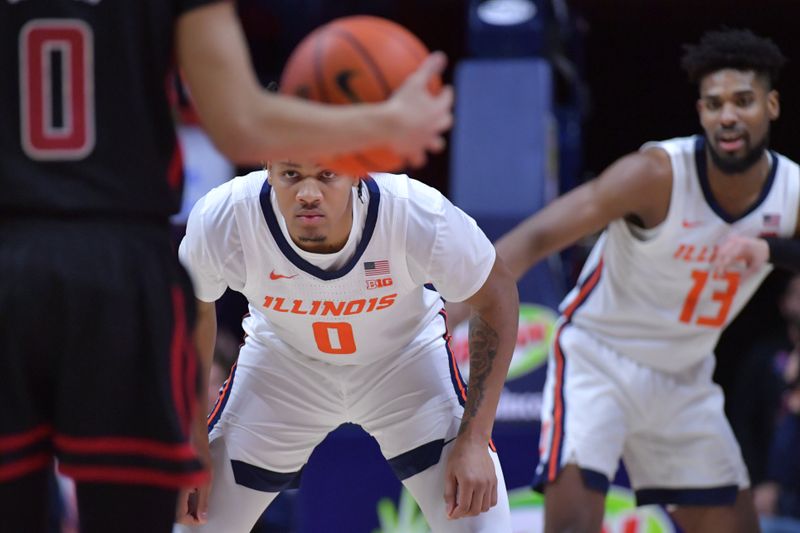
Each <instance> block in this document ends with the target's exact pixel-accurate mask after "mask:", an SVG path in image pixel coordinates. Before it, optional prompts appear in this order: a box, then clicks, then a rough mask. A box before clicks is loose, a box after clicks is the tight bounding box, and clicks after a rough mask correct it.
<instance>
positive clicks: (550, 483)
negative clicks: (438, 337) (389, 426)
mask: <svg viewBox="0 0 800 533" xmlns="http://www.w3.org/2000/svg"><path fill="white" fill-rule="evenodd" d="M783 62H784V58H783V56H782V54H781V52H780V50H779V49H778V48H777V46H776V45H775V44H774V43H772V42H771V41H769V40H767V39H764V38H761V37H758V36H756V35H754V34H753V33H751V32H749V31H743V30H726V31H720V32H710V33H708V34H706V35H705V36H704V38H703V39H702V40H701V42H700V44H699V45H696V46H691V47H688V48H687V53H686V55H685V57H684V66H685V67H686V68H687V70H688V72H689V75H690V76H689V77H690V79H691V81H692V82H693V83H698V85H699V93H700V95H699V99H698V100H697V110H698V114H699V117H700V123H701V125H702V127H703V130H704V135H702V136H699V135H698V136H693V137H685V138H677V139H672V140H669V141H665V142H658V143H648V144H645V145H644V146H643V147H642V148H641V149H640V150H639V151H638V152H636V153H633V154H630V155H627V156H625V157H623V158H621V159H620V160H618V161H617V162H616V163H614V164H613V165H611V166H610V167H609V168H608V169H606V170H605V171H604V172H603V173H602V174H601V175H600V176H599V177H598V178H597V179H595V180H592V181H590V182H588V183H586V184H584V185H582V186H581V187H578V188H577V189H575V190H574V191H571V192H570V193H568V194H566V195H564V196H563V197H561V198H559V199H558V200H556V201H554V202H552V203H551V204H550V205H548V206H547V207H545V208H544V209H543V210H541V211H540V212H538V213H536V214H535V215H533V216H532V217H530V218H529V219H528V220H526V221H524V222H523V223H522V224H520V225H519V226H517V228H515V229H514V230H512V231H511V232H510V233H509V234H508V235H506V236H505V237H503V238H502V239H501V240H500V241H498V243H497V251H498V255H500V256H501V257H502V258H503V259H504V260H505V261H506V264H507V265H508V266H509V268H510V269H511V271H512V272H513V273H514V274H515V275H517V276H519V275H521V274H522V273H523V272H525V271H526V270H527V269H528V268H529V267H530V266H531V265H532V264H534V263H535V262H536V261H538V260H539V259H541V258H543V257H546V256H547V255H548V254H550V253H552V252H554V251H556V250H558V249H561V248H563V247H564V246H566V245H568V244H570V243H572V242H575V240H577V239H579V238H580V237H582V236H584V235H588V234H591V233H593V232H596V231H599V230H601V229H603V228H605V231H604V233H603V234H602V235H601V237H600V239H599V241H598V242H597V244H596V245H595V247H594V249H593V250H592V253H591V254H590V257H589V259H588V261H587V263H586V265H585V267H584V269H583V272H582V274H581V277H580V280H579V283H578V286H577V287H576V288H575V289H574V290H573V291H572V292H571V293H569V294H568V295H567V297H566V298H565V300H564V301H563V303H562V307H561V311H562V317H561V319H560V323H559V327H558V329H557V335H556V336H555V341H554V343H553V347H552V351H551V356H550V361H549V366H548V378H547V383H546V385H545V391H544V405H543V408H542V419H543V426H542V428H543V430H542V434H541V442H540V450H539V452H540V461H539V466H538V469H537V479H536V485H537V486H539V487H544V489H545V531H547V532H556V531H599V530H600V529H601V528H602V519H603V509H604V505H603V502H604V496H605V492H606V490H607V489H608V487H609V482H610V480H611V479H613V478H614V474H615V471H616V469H617V464H618V461H619V458H620V457H622V458H623V460H624V462H625V466H626V468H627V471H628V474H629V476H630V479H631V483H632V485H633V488H634V489H635V491H636V497H637V501H638V503H639V504H648V503H660V504H669V505H671V506H672V507H670V509H671V512H672V514H673V516H674V518H675V519H676V520H677V521H678V522H679V524H680V525H681V527H682V528H683V529H684V530H685V531H688V532H703V533H707V532H736V531H740V532H744V531H748V532H749V531H757V530H758V523H757V519H756V516H755V510H754V508H753V503H752V495H751V494H750V493H749V490H748V485H749V481H748V476H747V472H746V469H745V465H744V462H743V460H742V457H741V453H740V450H739V447H738V445H737V443H736V440H735V438H734V436H733V432H732V431H731V429H730V426H729V424H728V422H727V421H726V419H725V416H724V413H723V397H722V393H721V391H720V389H719V387H717V386H716V385H715V384H714V383H713V382H712V380H711V376H712V372H713V368H714V355H713V352H712V351H713V349H714V345H715V344H716V342H717V339H718V338H719V335H720V332H721V330H722V328H723V327H724V326H726V325H727V324H728V323H729V322H730V321H731V320H732V318H733V317H734V316H735V315H736V313H738V312H739V310H740V309H741V308H742V306H743V305H744V304H745V302H746V301H747V300H748V299H749V298H750V297H751V295H752V294H753V292H754V291H755V290H756V288H757V287H758V285H759V283H760V282H761V281H762V280H763V279H764V277H765V276H766V275H767V274H768V272H769V271H770V269H771V268H772V266H771V265H769V264H766V263H765V260H766V258H767V256H769V260H770V262H771V263H772V264H778V265H787V266H795V267H797V266H798V264H800V261H797V260H796V259H797V256H798V255H800V254H797V253H796V252H795V251H793V250H792V248H793V247H794V246H796V244H797V243H796V242H794V241H793V239H791V237H793V236H795V235H796V234H797V223H798V209H799V208H800V183H799V180H800V176H799V175H798V166H797V165H796V164H795V163H794V162H792V161H790V160H789V159H787V158H786V157H784V156H782V155H780V154H777V153H775V152H773V151H770V150H769V149H768V148H767V144H768V139H769V129H770V122H771V121H772V120H775V119H777V118H778V114H779V109H780V108H779V100H778V93H777V91H776V90H775V89H774V87H773V83H774V82H775V80H776V77H777V74H778V71H779V68H780V67H781V65H782V63H783ZM787 246H788V249H787ZM792 254H794V260H795V261H794V263H792V261H791V260H790V261H787V258H788V259H791V258H792V257H791V256H792ZM453 315H454V313H453Z"/></svg>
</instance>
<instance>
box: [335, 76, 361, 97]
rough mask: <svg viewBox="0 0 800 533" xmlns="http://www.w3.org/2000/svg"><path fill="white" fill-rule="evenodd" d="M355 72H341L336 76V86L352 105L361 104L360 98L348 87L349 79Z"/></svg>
mask: <svg viewBox="0 0 800 533" xmlns="http://www.w3.org/2000/svg"><path fill="white" fill-rule="evenodd" d="M355 73H356V72H355V71H354V70H342V71H340V72H339V73H338V74H336V85H337V86H338V87H339V90H340V91H342V92H343V93H344V95H345V96H346V97H347V99H348V100H350V101H351V102H353V103H354V104H359V103H361V98H359V96H358V95H357V94H356V92H355V91H354V90H353V88H352V87H351V86H350V78H352V77H353V75H354V74H355Z"/></svg>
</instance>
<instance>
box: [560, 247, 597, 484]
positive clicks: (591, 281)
mask: <svg viewBox="0 0 800 533" xmlns="http://www.w3.org/2000/svg"><path fill="white" fill-rule="evenodd" d="M602 271H603V258H602V257H601V258H600V261H598V262H597V266H596V267H595V269H594V271H593V272H592V273H591V274H590V275H589V277H588V279H587V280H586V281H585V282H584V284H583V285H582V286H581V289H580V291H578V296H577V297H576V298H575V299H574V300H573V301H572V302H571V303H570V304H569V306H568V307H567V308H566V310H564V319H565V320H564V323H563V324H562V325H561V327H560V328H558V331H557V332H556V335H555V339H554V340H553V355H554V358H555V363H556V383H555V387H554V391H553V430H552V431H553V439H552V442H551V445H550V453H549V455H548V459H547V464H548V468H547V479H548V481H555V479H556V477H557V476H558V470H559V466H560V464H559V463H560V456H561V446H562V444H563V441H564V412H565V407H564V400H563V390H564V368H565V361H564V353H563V352H562V351H561V344H560V342H559V339H560V337H561V332H562V331H563V329H564V327H565V326H566V325H567V324H568V323H569V321H570V320H571V319H572V315H573V314H574V313H575V310H576V309H577V308H578V307H579V306H580V305H581V304H582V303H583V302H585V301H586V299H587V298H588V296H589V294H590V293H591V292H592V291H593V290H594V288H595V287H596V286H597V283H598V281H599V280H600V273H601V272H602Z"/></svg>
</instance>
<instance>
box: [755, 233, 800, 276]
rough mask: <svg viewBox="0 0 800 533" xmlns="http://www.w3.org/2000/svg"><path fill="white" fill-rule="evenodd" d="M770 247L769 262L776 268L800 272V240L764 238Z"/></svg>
mask: <svg viewBox="0 0 800 533" xmlns="http://www.w3.org/2000/svg"><path fill="white" fill-rule="evenodd" d="M763 239H764V240H765V241H766V242H767V246H768V247H769V262H770V263H772V264H773V265H775V266H776V267H780V268H785V269H786V270H791V271H793V272H800V239H783V238H780V237H763Z"/></svg>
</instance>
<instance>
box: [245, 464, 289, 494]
mask: <svg viewBox="0 0 800 533" xmlns="http://www.w3.org/2000/svg"><path fill="white" fill-rule="evenodd" d="M231 469H232V470H233V479H235V480H236V484H237V485H241V486H243V487H247V488H248V489H253V490H257V491H259V492H280V491H282V490H285V489H296V488H298V487H299V486H300V474H301V473H302V472H303V469H302V468H301V469H300V470H298V471H297V472H275V471H274V470H267V469H266V468H261V467H260V466H254V465H251V464H247V463H245V462H243V461H237V460H236V459H231Z"/></svg>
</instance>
